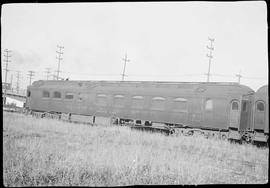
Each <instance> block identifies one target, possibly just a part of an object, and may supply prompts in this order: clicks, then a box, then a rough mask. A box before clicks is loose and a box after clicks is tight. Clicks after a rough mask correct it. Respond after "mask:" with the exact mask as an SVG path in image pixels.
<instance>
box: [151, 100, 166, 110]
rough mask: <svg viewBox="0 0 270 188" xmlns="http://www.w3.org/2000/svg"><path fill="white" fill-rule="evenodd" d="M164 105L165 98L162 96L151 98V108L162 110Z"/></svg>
mask: <svg viewBox="0 0 270 188" xmlns="http://www.w3.org/2000/svg"><path fill="white" fill-rule="evenodd" d="M164 105H165V98H163V97H154V98H152V107H151V109H153V110H163V109H164Z"/></svg>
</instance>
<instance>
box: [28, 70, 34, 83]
mask: <svg viewBox="0 0 270 188" xmlns="http://www.w3.org/2000/svg"><path fill="white" fill-rule="evenodd" d="M28 72H29V74H28V76H29V85H31V81H32V77H33V76H34V73H35V72H34V71H28Z"/></svg>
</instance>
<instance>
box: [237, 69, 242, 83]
mask: <svg viewBox="0 0 270 188" xmlns="http://www.w3.org/2000/svg"><path fill="white" fill-rule="evenodd" d="M235 76H236V77H238V84H240V79H241V77H242V75H241V71H239V74H236V75H235Z"/></svg>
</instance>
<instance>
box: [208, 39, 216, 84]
mask: <svg viewBox="0 0 270 188" xmlns="http://www.w3.org/2000/svg"><path fill="white" fill-rule="evenodd" d="M208 40H209V41H210V47H209V46H206V47H207V48H208V49H209V54H206V56H207V57H208V58H209V61H208V73H207V74H206V75H207V82H209V80H210V67H211V59H212V58H213V56H212V51H213V50H214V47H213V42H214V41H215V39H212V38H209V37H208Z"/></svg>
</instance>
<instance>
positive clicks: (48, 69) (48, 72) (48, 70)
mask: <svg viewBox="0 0 270 188" xmlns="http://www.w3.org/2000/svg"><path fill="white" fill-rule="evenodd" d="M46 69H47V71H46V73H47V80H49V75H50V73H51V72H50V68H46Z"/></svg>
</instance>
